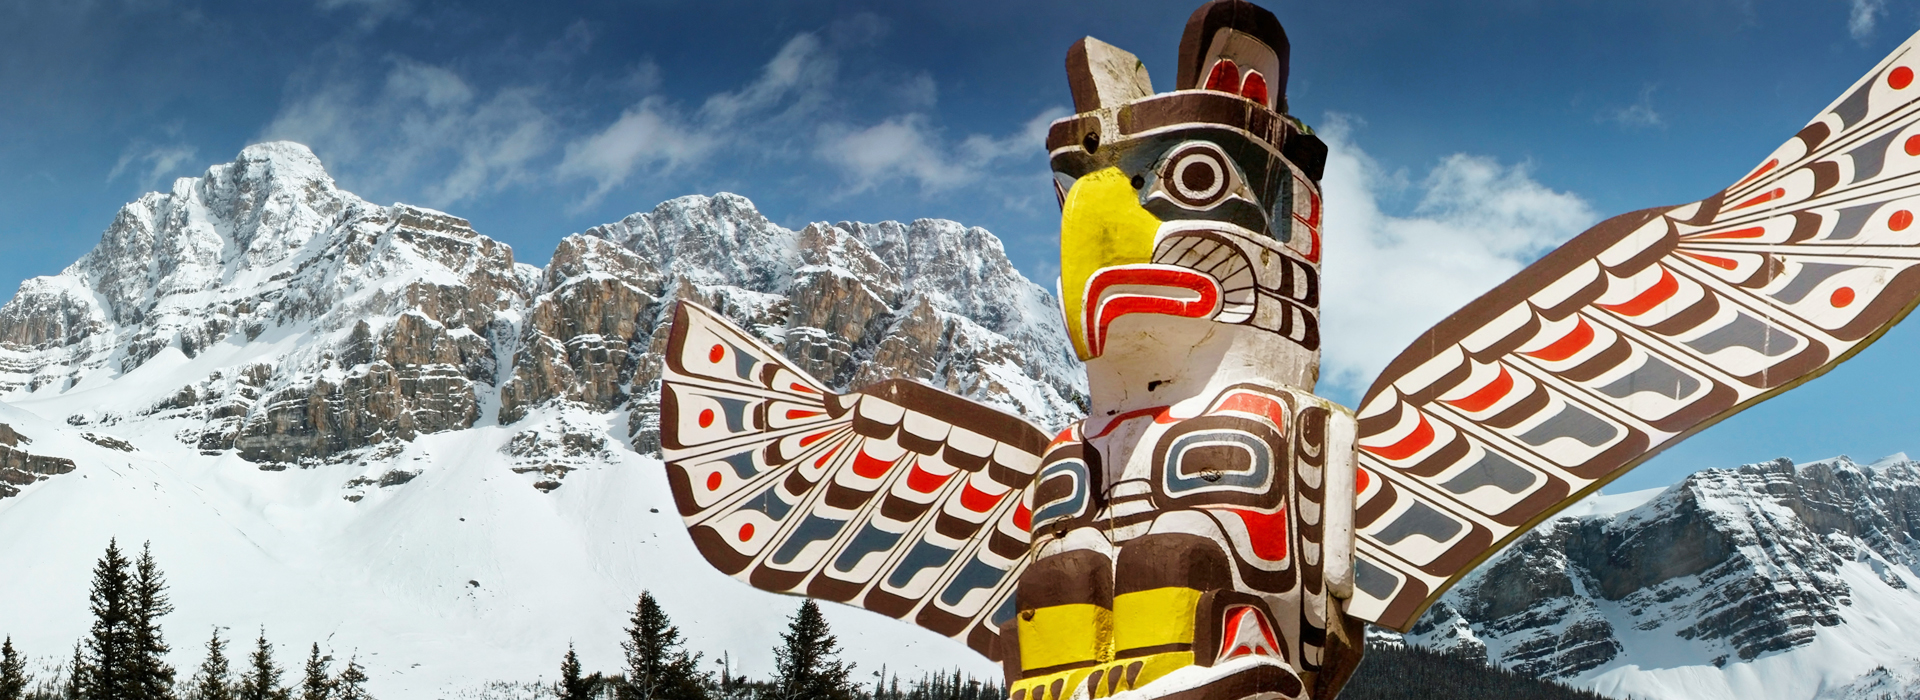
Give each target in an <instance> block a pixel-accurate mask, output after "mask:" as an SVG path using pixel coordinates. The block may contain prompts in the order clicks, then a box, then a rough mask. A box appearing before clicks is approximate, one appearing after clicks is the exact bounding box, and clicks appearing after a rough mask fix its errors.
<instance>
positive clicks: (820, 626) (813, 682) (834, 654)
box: [773, 600, 860, 700]
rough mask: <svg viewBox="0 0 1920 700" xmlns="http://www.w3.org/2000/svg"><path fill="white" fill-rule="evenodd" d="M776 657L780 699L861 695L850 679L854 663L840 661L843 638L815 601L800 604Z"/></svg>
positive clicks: (847, 699)
mask: <svg viewBox="0 0 1920 700" xmlns="http://www.w3.org/2000/svg"><path fill="white" fill-rule="evenodd" d="M773 656H774V662H773V663H774V671H775V674H776V675H775V677H774V681H773V684H774V690H775V693H776V695H775V697H776V698H777V699H778V700H854V698H858V697H859V695H860V691H859V690H858V689H856V688H855V687H854V686H853V682H852V681H851V680H850V679H849V678H848V677H849V676H851V675H852V674H853V664H850V663H846V662H844V661H841V660H840V640H839V639H838V638H835V637H834V636H833V631H832V630H829V629H827V621H826V618H823V617H821V616H820V606H819V604H817V603H814V602H813V601H811V600H808V601H804V602H802V603H800V609H799V610H798V611H796V612H794V614H793V620H792V622H790V623H788V624H787V631H786V632H785V633H783V634H781V635H780V646H779V647H777V648H775V649H774V650H773Z"/></svg>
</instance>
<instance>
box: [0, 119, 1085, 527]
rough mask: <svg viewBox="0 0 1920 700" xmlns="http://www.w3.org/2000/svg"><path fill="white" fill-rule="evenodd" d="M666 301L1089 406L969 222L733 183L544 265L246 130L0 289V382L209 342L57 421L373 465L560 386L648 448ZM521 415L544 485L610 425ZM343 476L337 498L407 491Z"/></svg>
mask: <svg viewBox="0 0 1920 700" xmlns="http://www.w3.org/2000/svg"><path fill="white" fill-rule="evenodd" d="M681 299H692V300H697V301H700V302H701V303H705V304H707V305H709V306H711V307H713V308H715V309H716V310H719V311H720V312H721V313H723V314H726V315H728V316H730V317H732V318H733V319H735V320H736V321H739V322H741V323H743V324H745V325H747V326H748V327H749V328H752V329H753V330H754V331H755V332H757V333H759V334H760V335H761V336H762V337H764V338H766V339H767V340H768V341H769V342H772V343H773V344H775V345H776V346H777V347H779V348H781V349H782V350H783V351H784V352H786V354H787V355H788V356H789V357H791V358H793V359H794V360H795V361H796V362H798V363H799V364H800V365H801V366H802V367H804V368H805V369H807V370H808V371H810V372H813V373H815V374H816V375H818V376H819V377H821V378H822V379H823V380H826V381H828V382H829V383H831V384H833V385H835V386H837V387H842V388H852V387H857V386H859V385H863V384H866V383H869V382H874V381H879V380H882V379H889V378H894V377H912V378H916V379H920V380H923V381H927V382H930V383H932V384H934V385H935V386H939V387H942V388H945V389H947V390H949V391H953V392H955V393H959V394H963V395H966V396H970V397H973V398H976V399H979V400H982V401H986V402H988V403H992V404H995V405H998V406H1001V407H1003V408H1007V409H1009V410H1012V411H1015V412H1018V413H1022V414H1024V415H1026V416H1027V417H1029V418H1030V419H1033V420H1035V421H1036V422H1039V423H1042V424H1044V425H1047V426H1049V427H1059V426H1061V425H1063V424H1065V423H1067V422H1069V421H1071V420H1074V419H1077V418H1078V417H1079V415H1080V414H1081V413H1083V412H1084V405H1085V379H1084V374H1083V372H1082V370H1081V368H1080V366H1079V364H1078V362H1077V361H1075V360H1074V359H1073V357H1072V355H1071V350H1070V349H1069V348H1068V345H1067V341H1066V334H1065V331H1064V329H1063V327H1062V321H1061V319H1060V318H1059V314H1058V312H1057V311H1056V302H1055V301H1054V300H1053V299H1052V298H1051V297H1050V296H1049V295H1047V294H1046V293H1045V292H1044V291H1042V290H1041V289H1040V288H1039V287H1037V286H1035V285H1033V284H1032V283H1031V282H1028V281H1027V280H1026V279H1025V278H1023V277H1021V276H1020V274H1019V273H1018V271H1016V270H1015V269H1014V268H1013V266H1012V265H1011V263H1009V262H1008V260H1007V258H1006V255H1005V253H1004V251H1003V250H1002V249H1001V247H1000V243H999V241H998V240H997V239H995V238H994V237H993V236H992V234H989V233H987V232H986V231H984V230H981V229H978V228H967V227H964V226H961V225H960V224H956V223H953V222H949V221H935V220H922V221H916V222H913V223H911V224H898V223H891V222H889V223H882V224H856V223H841V224H835V225H826V224H814V225H810V226H807V227H805V228H803V229H801V230H800V231H792V230H789V229H785V228H782V227H780V226H778V225H775V224H774V223H772V222H771V221H769V220H767V218H766V217H764V216H762V215H761V214H760V213H759V212H758V211H757V210H755V209H754V207H753V204H752V203H751V202H749V201H747V200H746V199H745V198H743V197H739V196H737V195H730V194H721V195H717V196H712V197H706V196H691V197H683V198H680V199H676V200H672V201H669V202H666V203H663V204H661V205H660V206H659V207H657V208H655V209H654V210H653V211H651V212H647V213H641V214H635V215H632V216H629V217H627V218H626V219H623V220H622V221H620V222H617V223H614V224H608V225H605V226H600V227H595V228H593V229H590V230H588V231H587V232H585V233H584V234H579V235H574V236H569V237H567V238H566V239H564V240H563V241H561V243H560V244H559V246H558V248H557V249H556V250H555V251H554V254H553V257H552V262H551V263H550V264H549V265H548V266H547V267H546V268H545V269H544V270H542V269H540V268H536V267H533V266H529V265H522V264H516V263H515V262H514V258H513V252H512V251H511V250H510V249H509V248H508V247H507V246H506V245H504V244H501V243H499V242H497V241H494V240H492V239H490V238H487V237H486V236H483V235H481V234H479V233H478V232H476V231H474V230H473V228H472V226H471V225H470V224H469V223H468V222H467V221H466V220H464V219H461V218H459V217H456V216H452V215H449V214H445V213H441V212H436V211H432V210H428V209H422V208H418V207H412V206H408V205H404V204H395V205H392V206H377V205H373V204H370V203H368V202H366V201H364V200H362V199H360V198H358V197H356V196H354V195H352V194H351V193H348V192H345V191H342V190H340V189H339V188H338V187H336V186H335V184H334V182H333V180H332V178H331V177H330V176H328V175H327V173H326V171H325V169H324V168H322V166H321V164H320V162H319V160H318V159H317V158H315V157H314V155H313V153H312V152H310V151H309V150H307V149H306V147H304V146H300V145H298V144H292V143H267V144H257V145H254V146H249V147H248V148H247V149H245V150H244V151H242V152H241V154H240V156H239V158H238V159H237V160H235V161H234V162H232V163H227V164H223V165H217V166H214V167H212V168H210V169H208V170H207V171H206V173H205V174H204V175H202V176H200V177H193V178H181V179H179V180H178V181H176V182H175V183H174V185H173V187H172V189H171V190H170V191H168V192H165V193H159V192H156V193H151V194H148V195H146V196H143V197H141V198H140V199H139V200H138V201H135V202H133V203H131V204H128V205H127V206H126V207H124V208H123V209H122V210H121V211H120V213H119V215H118V216H117V217H116V218H115V219H114V222H113V223H112V225H110V226H109V227H108V228H107V230H106V231H105V232H104V233H103V234H102V236H101V240H100V243H99V244H98V245H97V246H96V247H95V248H94V249H93V250H92V251H91V252H89V253H87V255H86V256H84V257H82V258H81V259H80V260H79V261H78V262H76V263H74V264H73V265H72V266H70V267H69V268H67V269H66V270H65V271H63V272H61V273H60V274H59V275H54V276H50V277H40V278H35V279H32V280H28V281H26V282H25V283H23V284H22V285H21V288H20V292H19V293H18V294H17V295H16V296H15V297H14V299H13V300H12V301H10V302H8V303H7V304H6V305H5V306H0V396H7V395H18V394H20V393H23V392H36V391H42V392H46V393H59V392H62V391H65V390H68V389H70V388H72V387H74V386H75V385H77V384H80V383H81V382H83V381H90V382H91V384H90V385H98V384H100V383H101V382H102V381H103V380H107V379H111V378H112V377H115V376H118V375H121V374H124V373H128V372H134V371H136V370H140V369H141V368H143V367H147V366H149V363H152V362H154V361H155V359H156V358H161V357H163V356H168V357H172V358H173V359H171V360H169V361H168V362H169V364H163V365H161V366H163V367H173V366H175V365H183V364H186V360H190V359H193V358H200V357H202V356H203V355H205V354H206V353H209V352H212V351H215V350H216V349H218V350H219V352H220V353H221V354H218V355H216V357H229V356H231V357H235V358H237V359H235V360H233V361H232V362H225V363H208V362H199V363H194V364H192V365H191V366H194V367H199V368H201V369H198V370H196V371H197V372H204V374H202V375H200V376H180V377H177V378H175V379H171V380H169V381H180V382H181V383H180V385H179V386H177V387H172V388H167V389H165V390H164V391H162V392H159V393H158V394H156V395H152V398H150V399H148V398H142V399H139V400H138V401H137V402H136V403H137V405H135V406H133V407H131V408H129V407H126V406H109V407H102V408H98V409H90V410H85V411H82V412H79V413H75V414H74V415H71V416H67V417H66V418H67V422H68V423H70V424H72V425H76V426H98V428H96V430H98V431H100V432H96V433H90V434H91V435H96V436H98V437H100V438H101V439H104V440H117V438H112V437H109V436H107V435H105V433H106V432H110V428H111V426H113V425H115V424H117V423H119V422H121V421H123V420H134V419H137V420H143V421H146V420H155V421H166V422H170V423H178V425H177V426H176V427H174V428H173V434H174V435H176V436H177V437H178V439H180V440H181V441H182V442H184V443H186V444H188V445H192V446H194V447H195V448H196V449H198V450H199V451H201V452H202V453H203V454H209V455H217V454H222V453H226V452H228V451H232V452H234V453H236V454H237V455H238V456H240V457H241V458H243V459H246V460H249V461H252V462H254V463H256V464H258V465H260V466H261V468H263V469H268V470H281V469H285V468H287V467H289V466H293V465H301V466H311V465H313V464H317V463H320V462H340V461H355V462H360V463H367V462H368V461H369V460H373V461H378V460H380V459H385V458H390V457H391V456H392V455H394V454H397V452H396V451H395V450H393V449H391V447H392V446H393V445H394V444H396V443H399V444H404V443H407V442H409V441H412V440H414V439H415V438H416V437H418V436H420V435H423V434H430V433H438V432H445V431H452V430H462V429H466V428H471V427H474V426H475V425H477V424H481V423H490V422H498V423H502V424H517V423H520V422H522V421H525V420H526V419H527V417H528V416H529V415H531V414H532V412H533V411H535V410H537V409H539V408H540V407H542V406H549V405H561V406H565V407H570V408H568V410H575V409H577V410H582V411H586V412H588V413H605V412H616V411H621V412H625V414H626V415H625V425H626V426H627V429H626V431H625V433H626V434H625V435H616V436H613V437H615V438H616V439H618V438H626V439H627V442H628V444H629V446H630V447H631V448H632V449H636V450H639V451H641V452H652V451H655V450H656V449H657V429H656V428H655V426H656V425H657V415H656V410H657V409H656V408H655V406H654V404H655V402H656V400H657V397H658V391H659V387H658V380H659V376H660V357H661V352H662V351H663V350H664V346H665V340H666V333H665V332H664V330H665V329H666V328H667V326H668V324H670V323H671V321H672V310H673V307H674V304H675V302H677V301H679V300H681ZM289 340H291V341H292V342H288V341H289ZM252 348H270V350H269V351H266V352H260V351H255V350H253V349H252ZM209 366H211V369H207V367H209ZM169 371H171V370H169ZM168 376H173V375H168ZM42 395H44V393H43V394H42ZM543 420H546V419H543ZM522 430H523V432H526V433H528V434H536V433H537V434H538V435H539V436H540V437H539V439H537V440H533V442H531V443H529V445H534V446H542V445H546V444H547V442H552V444H554V445H561V446H566V447H565V449H557V448H548V447H539V449H533V447H529V448H528V450H527V451H523V452H521V453H515V454H511V455H506V458H507V459H508V461H509V462H511V467H510V468H512V469H513V470H515V471H520V472H523V473H527V474H532V475H535V476H530V477H529V478H530V479H531V478H538V479H539V480H540V483H539V484H536V485H537V486H539V487H540V488H542V489H544V490H552V489H553V488H557V487H558V485H559V484H560V483H562V480H563V479H564V476H565V474H566V473H567V472H568V471H571V470H575V469H580V468H586V467H588V466H591V465H592V464H593V463H594V462H596V460H597V461H601V462H604V459H601V458H600V457H597V456H596V455H598V456H604V455H605V454H606V453H605V451H604V450H606V449H612V448H610V447H607V446H606V445H604V444H603V445H600V446H599V447H596V448H594V450H588V451H584V452H583V451H580V450H578V449H574V447H573V446H577V445H578V444H579V440H580V439H581V438H582V436H589V435H598V434H604V433H605V432H606V431H605V423H600V424H598V425H597V426H593V425H586V424H585V423H582V422H580V421H572V422H568V421H560V423H556V424H552V425H549V424H547V423H542V424H540V425H538V426H522ZM89 439H93V438H89ZM598 439H599V440H601V442H604V441H605V439H604V438H598ZM95 442H98V443H99V444H103V445H109V443H105V442H100V441H99V440H95ZM121 444H126V443H124V442H123V443H121ZM516 444H519V443H518V442H516ZM109 446H111V445H109ZM116 449H117V448H116ZM595 450H598V451H597V452H596V451H595ZM0 461H4V460H3V459H0ZM370 468H376V467H370ZM22 473H25V472H22ZM376 473H377V472H369V474H370V475H371V474H376ZM14 478H16V479H17V478H24V477H14ZM361 481H365V482H366V483H361V484H356V485H352V486H350V487H349V491H350V492H352V493H354V494H361V493H364V492H365V489H367V488H379V487H381V486H382V485H395V484H398V483H404V482H396V481H394V480H392V479H387V478H385V477H378V478H376V477H374V476H368V477H365V478H363V479H361ZM390 482H391V483H390Z"/></svg>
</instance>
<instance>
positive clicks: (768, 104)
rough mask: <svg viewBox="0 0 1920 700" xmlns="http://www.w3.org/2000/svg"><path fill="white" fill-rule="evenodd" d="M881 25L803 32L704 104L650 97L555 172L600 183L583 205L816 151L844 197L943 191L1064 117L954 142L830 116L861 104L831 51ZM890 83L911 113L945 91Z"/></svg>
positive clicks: (921, 83) (853, 23)
mask: <svg viewBox="0 0 1920 700" xmlns="http://www.w3.org/2000/svg"><path fill="white" fill-rule="evenodd" d="M884 31H885V26H884V25H883V24H880V23H878V20H877V19H875V18H872V17H870V16H864V15H862V16H859V17H856V18H855V19H854V20H849V21H846V22H841V23H838V24H835V25H833V26H832V27H830V28H829V30H828V32H827V34H828V35H829V36H830V37H833V39H832V40H823V39H822V38H821V37H820V35H817V34H815V33H812V32H803V33H800V34H797V35H795V36H794V37H793V38H792V39H789V40H788V41H787V43H786V44H785V45H783V46H782V47H781V48H780V50H779V52H777V53H776V54H775V55H774V56H773V58H771V59H769V60H768V61H767V63H766V64H765V65H764V66H762V67H761V70H760V71H759V73H758V74H757V75H756V76H755V77H754V79H753V80H752V81H750V82H748V83H747V84H745V85H742V86H740V87H738V88H736V89H732V90H722V91H719V92H716V93H714V94H711V95H708V96H707V97H705V98H704V99H702V100H701V101H700V103H699V104H700V106H699V108H697V109H693V110H683V109H681V108H680V107H678V106H677V105H676V104H674V103H673V102H672V101H670V100H668V99H666V98H664V97H662V96H659V95H653V96H649V97H646V98H644V99H641V100H640V101H639V102H637V103H636V104H634V105H633V106H631V107H628V108H627V109H626V110H624V111H622V112H621V114H620V117H619V118H618V119H616V120H614V122H613V123H611V124H608V125H606V126H605V127H602V128H600V129H598V130H595V131H592V132H590V133H587V134H584V135H582V136H579V137H577V138H575V139H573V140H572V141H571V142H569V143H568V144H567V145H566V147H565V151H566V155H565V157H564V158H562V160H561V162H560V164H559V166H558V167H557V168H555V170H554V174H555V175H556V176H557V177H558V178H559V179H561V180H563V181H564V180H572V179H587V180H592V181H593V183H594V189H593V191H592V192H590V193H588V194H587V196H585V197H584V198H582V200H581V201H580V202H579V203H578V206H580V207H585V206H590V205H592V204H594V203H596V202H598V201H600V199H602V198H603V197H605V196H606V195H607V193H608V192H610V191H612V190H613V189H614V188H616V187H619V186H621V185H623V184H626V183H628V182H630V181H631V180H633V179H634V178H635V177H636V176H643V175H658V174H662V173H667V172H676V171H679V172H684V171H686V170H687V169H692V168H698V167H702V166H706V165H708V164H710V163H712V162H715V161H717V160H718V159H720V158H721V157H722V155H723V154H724V155H727V156H732V157H730V158H729V159H728V161H729V162H730V163H732V164H734V165H738V164H739V162H740V161H741V160H743V159H749V158H751V159H757V160H763V161H764V160H774V161H780V160H785V161H789V162H791V161H793V160H795V159H796V158H797V157H804V156H808V155H810V156H812V157H813V158H814V159H815V162H816V163H817V162H824V163H826V164H827V165H830V166H833V167H834V168H835V169H837V170H839V171H840V173H841V174H842V175H843V176H844V177H845V179H846V182H845V185H844V187H843V188H841V191H842V193H849V194H850V193H858V192H864V191H867V190H871V189H874V188H876V187H879V186H882V185H884V184H887V183H895V182H905V183H912V184H914V185H917V186H918V187H919V188H920V189H921V190H922V191H925V192H941V191H946V190H950V189H953V188H956V187H963V186H969V185H974V184H977V183H980V182H981V181H982V180H983V179H985V178H986V177H987V176H988V175H990V174H991V173H992V168H993V167H994V166H995V165H997V164H999V163H1002V162H1005V161H1007V160H1008V159H1010V158H1028V157H1032V156H1034V155H1037V154H1039V153H1041V152H1042V148H1043V142H1044V139H1045V138H1046V129H1047V125H1048V123H1050V122H1051V121H1053V120H1054V119H1057V118H1059V117H1061V116H1064V115H1065V114H1066V110H1065V109H1063V108H1052V109H1048V110H1046V111H1044V112H1042V113H1041V114H1040V115H1038V116H1036V117H1035V118H1034V119H1033V120H1031V121H1029V122H1028V123H1026V124H1023V125H1022V126H1021V128H1020V130H1019V131H1017V132H1015V133H1013V134H1009V135H1005V136H993V135H986V134H969V135H966V136H963V137H961V138H960V139H958V140H957V141H948V140H947V138H946V137H945V135H944V134H943V133H942V130H941V129H940V128H939V127H938V125H937V122H936V121H935V119H934V118H933V117H931V116H929V115H928V114H926V113H921V112H908V113H901V114H894V115H891V116H886V117H883V118H881V119H880V120H879V121H878V122H875V123H867V124H854V123H849V122H847V121H845V120H837V119H832V118H830V115H831V113H832V111H833V108H834V107H836V106H842V107H843V106H844V105H846V104H849V103H854V102H858V98H855V97H853V96H850V95H849V94H848V93H849V92H851V91H850V90H849V89H847V87H846V86H843V85H841V84H840V82H839V80H838V74H839V71H840V60H839V57H838V56H837V55H836V53H835V48H834V47H836V46H841V45H843V44H847V43H850V42H851V43H857V42H860V41H870V40H871V39H872V37H874V36H876V35H878V34H880V33H883V32H884ZM893 89H895V90H896V91H897V93H898V94H897V95H895V97H896V98H898V99H900V100H902V101H904V102H905V103H906V104H907V105H908V106H909V107H912V108H924V107H929V106H931V105H932V104H933V103H934V102H935V101H936V99H937V96H938V86H937V85H936V84H935V82H934V80H933V78H932V77H931V76H928V75H926V74H916V75H913V76H911V77H908V78H907V79H906V80H904V81H903V83H902V84H900V85H898V86H896V87H894V88H893ZM749 149H750V151H749ZM792 164H793V165H795V166H796V167H807V165H808V164H807V163H792Z"/></svg>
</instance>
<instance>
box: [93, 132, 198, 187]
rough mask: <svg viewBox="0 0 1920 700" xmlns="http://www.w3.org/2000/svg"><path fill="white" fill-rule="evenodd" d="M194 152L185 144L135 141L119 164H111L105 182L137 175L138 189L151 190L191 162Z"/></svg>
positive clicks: (122, 154)
mask: <svg viewBox="0 0 1920 700" xmlns="http://www.w3.org/2000/svg"><path fill="white" fill-rule="evenodd" d="M194 153H195V150H194V148H193V147H192V146H188V145H185V144H162V145H154V144H149V143H144V142H139V141H135V142H134V143H133V144H132V145H129V146H128V147H127V150H126V151H124V152H122V153H121V154H120V160H119V162H116V163H114V164H113V170H111V171H109V172H108V173H107V181H108V182H112V181H114V180H118V179H120V176H121V175H125V174H130V173H137V174H138V175H139V176H140V188H141V189H145V190H151V189H154V188H155V187H157V186H158V185H159V184H160V179H161V178H163V177H166V175H167V174H168V173H172V172H175V171H176V170H177V169H179V167H180V166H181V165H184V164H186V163H188V162H191V161H192V160H193V156H194Z"/></svg>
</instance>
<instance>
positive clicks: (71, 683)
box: [63, 642, 93, 700]
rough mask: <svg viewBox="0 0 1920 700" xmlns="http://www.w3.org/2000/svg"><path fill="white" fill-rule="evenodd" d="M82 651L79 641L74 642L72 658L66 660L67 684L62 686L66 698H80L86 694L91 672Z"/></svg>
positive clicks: (72, 699) (76, 699) (79, 699)
mask: <svg viewBox="0 0 1920 700" xmlns="http://www.w3.org/2000/svg"><path fill="white" fill-rule="evenodd" d="M83 653H84V651H83V649H82V646H81V643H80V642H74V643H73V660H72V661H69V662H67V684H66V687H65V688H63V690H64V697H65V699H66V700H82V699H83V698H85V697H86V696H87V683H88V681H89V679H91V678H92V675H93V673H92V670H91V669H89V668H88V667H87V658H86V657H85V656H83Z"/></svg>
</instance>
